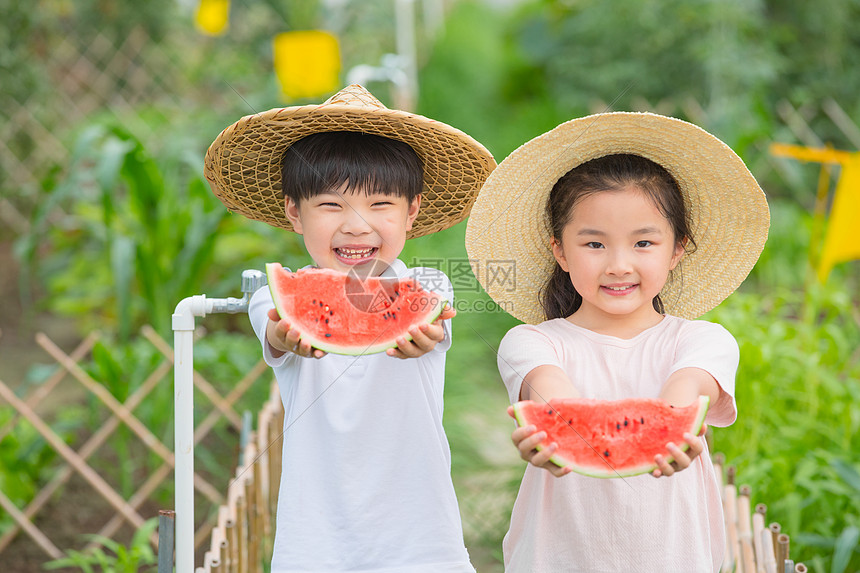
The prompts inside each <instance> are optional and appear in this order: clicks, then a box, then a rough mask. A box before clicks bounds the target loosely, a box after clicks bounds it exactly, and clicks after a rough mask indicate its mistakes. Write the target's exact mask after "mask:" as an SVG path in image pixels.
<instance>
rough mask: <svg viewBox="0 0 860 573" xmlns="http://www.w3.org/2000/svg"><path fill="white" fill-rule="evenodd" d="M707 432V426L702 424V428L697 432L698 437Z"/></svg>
mask: <svg viewBox="0 0 860 573" xmlns="http://www.w3.org/2000/svg"><path fill="white" fill-rule="evenodd" d="M707 431H708V425H707V424H702V428H701V429H700V430H699V435H700V436H704V435H705V432H707Z"/></svg>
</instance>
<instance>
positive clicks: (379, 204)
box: [373, 201, 394, 207]
mask: <svg viewBox="0 0 860 573" xmlns="http://www.w3.org/2000/svg"><path fill="white" fill-rule="evenodd" d="M393 204H394V203H392V202H391V201H376V202H374V203H373V206H374V207H386V206H388V205H393Z"/></svg>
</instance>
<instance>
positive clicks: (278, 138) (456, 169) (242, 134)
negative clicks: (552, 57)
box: [204, 92, 496, 238]
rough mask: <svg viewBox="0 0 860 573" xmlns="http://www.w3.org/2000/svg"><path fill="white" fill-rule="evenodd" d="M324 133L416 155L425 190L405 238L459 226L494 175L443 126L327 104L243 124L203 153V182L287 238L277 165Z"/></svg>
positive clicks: (484, 157) (491, 163) (476, 147)
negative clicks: (372, 139) (393, 142)
mask: <svg viewBox="0 0 860 573" xmlns="http://www.w3.org/2000/svg"><path fill="white" fill-rule="evenodd" d="M365 93H366V92H365ZM368 95H369V94H368ZM370 97H371V98H372V96H370ZM374 101H375V100H374ZM329 131H353V132H361V133H370V134H375V135H381V136H384V137H388V138H391V139H397V140H400V141H403V142H405V143H407V144H408V145H410V146H411V147H412V148H413V149H414V150H415V152H416V153H417V154H418V156H419V157H420V159H421V160H422V162H423V166H424V188H423V191H422V197H421V209H420V211H419V213H418V217H417V219H416V220H415V222H414V223H413V226H412V230H411V231H410V232H409V233H408V234H407V237H408V238H414V237H420V236H422V235H427V234H430V233H435V232H437V231H441V230H443V229H447V228H448V227H450V226H452V225H455V224H456V223H459V222H460V221H462V220H463V219H465V218H466V217H467V216H468V215H469V212H470V210H471V208H472V204H473V203H474V201H475V197H476V196H477V193H478V190H479V189H480V188H481V185H482V184H483V183H484V181H485V180H486V179H487V177H488V176H489V174H490V173H491V172H492V170H493V169H494V168H495V167H496V161H495V160H494V159H493V156H492V155H491V154H490V152H489V151H487V150H486V149H485V148H484V146H483V145H481V144H480V143H478V142H477V141H475V140H474V139H472V138H471V137H469V136H468V135H466V134H465V133H463V132H462V131H460V130H458V129H455V128H453V127H451V126H449V125H446V124H444V123H441V122H438V121H434V120H432V119H429V118H426V117H423V116H420V115H416V114H411V113H407V112H403V111H399V110H392V109H387V108H385V107H383V106H381V104H380V107H378V108H365V107H358V106H356V105H349V104H337V103H331V104H329V103H326V104H322V105H308V106H300V107H290V108H278V109H271V110H269V111H266V112H263V113H259V114H254V115H249V116H246V117H243V118H242V119H240V120H239V121H237V122H236V123H234V124H233V125H231V126H230V127H228V128H227V129H225V130H224V131H223V132H221V134H220V135H219V136H218V138H217V139H216V140H215V141H214V143H212V145H211V146H210V147H209V150H208V151H207V153H206V159H205V165H204V175H205V176H206V179H207V180H208V181H209V183H210V185H211V187H212V191H213V192H214V193H215V195H216V196H217V197H218V198H219V199H220V200H221V201H222V202H223V203H224V205H226V206H227V208H228V209H230V210H231V211H235V212H236V213H239V214H241V215H244V216H245V217H248V218H249V219H254V220H258V221H263V222H265V223H268V224H270V225H274V226H275V227H281V228H284V229H287V230H291V231H292V230H293V227H292V225H291V223H290V221H289V220H288V219H287V217H286V214H285V213H284V200H283V198H282V196H281V158H282V156H283V154H284V152H285V151H286V150H287V148H288V147H289V146H290V145H292V144H293V143H295V142H296V141H298V140H299V139H301V138H303V137H305V136H307V135H311V134H314V133H322V132H329Z"/></svg>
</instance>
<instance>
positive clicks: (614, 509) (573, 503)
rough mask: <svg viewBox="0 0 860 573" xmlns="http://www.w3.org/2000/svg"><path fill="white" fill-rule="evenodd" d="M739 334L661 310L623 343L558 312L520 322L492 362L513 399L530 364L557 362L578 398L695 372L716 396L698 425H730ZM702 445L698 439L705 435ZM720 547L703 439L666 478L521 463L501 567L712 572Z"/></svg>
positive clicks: (716, 497) (655, 384)
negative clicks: (695, 453) (711, 383)
mask: <svg viewBox="0 0 860 573" xmlns="http://www.w3.org/2000/svg"><path fill="white" fill-rule="evenodd" d="M738 360H739V351H738V346H737V342H735V339H734V338H733V337H732V335H731V334H729V332H728V331H726V330H725V329H724V328H723V327H722V326H719V325H717V324H713V323H710V322H705V321H699V320H697V321H690V320H684V319H681V318H677V317H673V316H666V317H664V318H663V320H662V321H660V323H659V324H657V325H656V326H654V327H652V328H649V329H647V330H645V331H644V332H641V333H640V334H639V335H637V336H636V337H634V338H632V339H629V340H626V339H620V338H616V337H613V336H607V335H603V334H597V333H595V332H592V331H590V330H587V329H584V328H581V327H578V326H576V325H574V324H572V323H571V322H569V321H567V320H565V319H555V320H549V321H546V322H543V323H541V324H538V325H534V326H532V325H520V326H516V327H514V328H513V329H511V331H510V332H508V333H507V334H506V335H505V337H504V339H503V340H502V342H501V344H500V346H499V357H498V365H499V371H500V373H501V375H502V379H503V380H504V382H505V385H506V386H507V389H508V394H509V397H510V400H511V403H514V402H516V401H518V400H519V395H520V389H521V387H522V384H523V377H524V376H525V375H526V374H528V373H529V372H530V371H531V370H533V369H534V368H536V367H537V366H541V365H545V364H549V365H555V366H558V367H560V368H562V369H563V370H564V371H565V372H566V373H567V374H568V376H569V377H570V379H571V381H572V382H573V384H574V385H575V386H576V389H577V390H578V391H579V393H580V395H581V396H582V397H584V398H595V399H602V400H618V399H623V398H633V397H640V398H656V397H657V396H658V395H659V393H660V390H661V388H662V386H663V384H664V383H665V382H666V380H667V379H668V378H669V376H670V375H671V374H672V373H673V372H675V371H676V370H680V369H681V368H686V367H695V368H701V369H703V370H705V371H707V372H709V373H710V374H711V375H712V376H713V377H714V378H715V379H716V380H717V382H718V383H719V385H720V388H721V392H720V397H719V398H718V399H717V401H716V403H715V404H712V405H711V407H710V409H709V411H708V415H707V418H706V422H707V423H708V424H711V425H714V426H728V425H729V424H731V423H732V422H734V420H735V418H736V415H737V412H736V406H735V400H734V391H735V373H736V371H737V367H738ZM702 441H703V442H704V438H702ZM724 548H725V537H724V525H723V513H722V505H721V501H720V492H719V488H718V485H717V481H716V476H715V473H714V468H713V465H712V464H711V461H710V454H709V453H708V449H707V444H705V451H704V452H702V454H701V455H699V457H697V458H696V459H695V460H694V461H693V464H692V465H691V466H690V467H689V468H687V469H685V470H683V471H681V472H679V473H678V474H676V475H674V476H671V477H662V478H654V477H653V476H651V475H647V474H646V475H640V476H636V477H627V478H623V479H622V478H614V479H600V478H591V477H587V476H583V475H580V474H577V473H570V474H568V475H566V476H564V477H561V478H556V477H554V476H553V475H552V474H551V473H550V472H548V471H546V470H544V469H541V468H538V467H536V466H533V465H531V464H529V465H528V467H527V468H526V471H525V475H524V476H523V481H522V483H521V485H520V490H519V493H518V495H517V500H516V502H515V504H514V508H513V512H512V515H511V526H510V529H509V531H508V533H507V535H506V536H505V539H504V543H503V551H504V559H505V571H506V572H507V573H523V572H528V573H540V572H543V571H570V572H580V571H582V572H588V573H600V572H606V573H617V572H619V571H661V572H667V573H668V572H679V573H694V572H700V571H717V570H719V568H720V565H721V563H722V558H723V552H724Z"/></svg>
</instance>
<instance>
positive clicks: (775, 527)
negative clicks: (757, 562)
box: [767, 521, 782, 563]
mask: <svg viewBox="0 0 860 573" xmlns="http://www.w3.org/2000/svg"><path fill="white" fill-rule="evenodd" d="M767 528H768V529H770V534H771V536H772V537H773V546H774V547H776V538H777V537H779V533H780V531H782V527H781V526H780V525H779V524H778V523H777V522H775V521H774V522H772V523H771V524H770V525H768V526H767ZM777 563H782V561H777Z"/></svg>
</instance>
